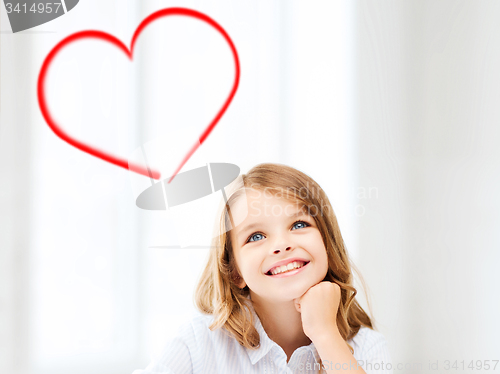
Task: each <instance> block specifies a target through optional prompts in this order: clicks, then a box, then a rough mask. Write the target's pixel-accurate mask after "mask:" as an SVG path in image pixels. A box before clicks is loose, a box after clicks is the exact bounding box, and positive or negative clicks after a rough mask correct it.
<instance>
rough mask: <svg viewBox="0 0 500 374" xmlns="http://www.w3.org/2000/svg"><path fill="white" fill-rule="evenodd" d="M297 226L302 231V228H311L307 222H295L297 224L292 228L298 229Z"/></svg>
mask: <svg viewBox="0 0 500 374" xmlns="http://www.w3.org/2000/svg"><path fill="white" fill-rule="evenodd" d="M297 225H299V227H298V228H299V229H302V228H304V227H308V226H310V225H309V224H308V223H307V222H304V221H297V222H295V223H294V224H293V226H292V227H297Z"/></svg>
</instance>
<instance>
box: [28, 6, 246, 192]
mask: <svg viewBox="0 0 500 374" xmlns="http://www.w3.org/2000/svg"><path fill="white" fill-rule="evenodd" d="M167 16H186V17H192V18H196V19H199V20H201V21H204V22H206V23H208V24H209V25H210V26H212V27H213V28H214V29H216V30H217V31H218V32H219V33H220V34H221V35H222V36H223V37H224V39H225V40H226V42H227V44H229V47H230V48H231V52H232V53H233V58H234V65H235V76H234V83H233V87H232V89H231V92H230V93H229V95H228V97H227V99H226V101H225V102H224V104H223V105H222V107H221V108H220V109H219V111H218V112H217V114H216V116H215V117H214V119H213V120H212V121H211V122H210V124H209V125H208V126H207V127H206V129H205V130H204V131H203V133H202V134H201V135H200V137H199V140H197V141H196V142H195V144H194V145H193V146H192V147H191V149H190V150H189V151H188V152H187V154H186V156H185V157H184V159H183V160H182V162H181V163H180V165H179V166H178V167H177V169H176V170H175V172H174V174H173V175H172V176H171V178H170V180H169V181H168V182H169V183H170V182H171V181H172V179H173V178H174V177H175V176H176V175H177V173H178V172H179V171H180V170H181V169H182V167H183V166H184V164H185V163H186V162H187V161H188V160H189V158H190V157H191V156H192V154H193V153H194V152H195V151H196V150H197V149H198V147H199V146H200V145H201V144H202V143H203V142H204V141H205V140H206V139H207V137H208V135H210V132H211V131H212V130H213V129H214V127H215V126H216V125H217V123H218V122H219V120H220V119H221V117H222V116H223V114H224V112H225V111H226V110H227V108H228V107H229V104H230V103H231V101H232V100H233V97H234V95H235V93H236V90H237V89H238V84H239V81H240V62H239V58H238V53H237V52H236V48H235V46H234V44H233V41H232V40H231V38H230V37H229V35H228V34H227V32H226V31H225V30H224V29H223V28H222V26H220V25H219V24H218V23H217V22H215V21H214V20H213V19H212V18H210V17H208V16H207V15H205V14H203V13H200V12H197V11H195V10H192V9H187V8H166V9H161V10H159V11H157V12H154V13H152V14H151V15H149V16H148V17H147V18H145V19H144V20H143V21H142V22H141V23H140V25H139V26H138V27H137V29H136V30H135V33H134V35H133V36H132V41H131V43H130V49H128V47H127V46H126V45H125V44H123V43H122V42H121V41H120V40H119V39H117V38H115V37H114V36H113V35H111V34H108V33H106V32H103V31H98V30H85V31H80V32H76V33H74V34H71V35H69V36H67V37H66V38H64V39H63V40H61V41H60V42H59V43H58V44H57V45H56V46H55V47H54V48H52V50H51V51H50V52H49V54H48V55H47V57H46V58H45V60H44V62H43V64H42V67H41V69H40V73H39V75H38V86H37V93H38V104H39V106H40V110H41V111H42V115H43V117H44V118H45V121H46V122H47V124H48V125H49V127H50V128H51V129H52V131H54V133H55V134H56V135H57V136H59V137H60V138H61V139H62V140H64V141H65V142H67V143H69V144H71V145H72V146H73V147H76V148H78V149H80V150H82V151H83V152H86V153H88V154H90V155H92V156H95V157H98V158H100V159H102V160H104V161H107V162H110V163H112V164H114V165H117V166H120V167H122V168H125V169H129V170H131V171H134V172H136V173H139V174H142V175H145V176H148V177H150V178H154V179H160V173H159V172H158V171H154V170H150V169H148V168H147V167H145V166H142V165H139V164H129V162H128V161H127V160H126V159H123V158H120V157H117V156H114V155H112V154H111V153H109V152H106V151H104V150H100V149H97V148H96V147H93V146H91V145H88V144H85V143H83V142H81V141H79V140H78V139H75V138H73V137H71V136H70V135H68V134H67V133H66V132H64V130H63V129H62V128H61V126H60V125H59V124H57V123H56V122H55V121H54V119H53V118H52V115H51V114H50V112H49V110H48V108H47V101H46V98H45V77H46V75H47V71H48V69H49V67H50V64H51V63H52V60H53V59H54V57H56V55H57V54H58V53H59V52H60V51H61V50H62V49H63V48H64V47H65V46H67V45H69V44H71V43H73V42H75V41H77V40H80V39H86V38H90V39H92V38H94V39H101V40H104V41H106V42H108V43H111V44H112V45H114V46H115V47H118V49H120V50H122V51H123V52H124V53H125V54H126V55H127V56H128V58H129V59H130V60H132V56H133V53H134V45H135V43H136V41H137V38H138V37H139V35H140V33H141V32H142V31H143V30H144V29H145V28H146V26H147V25H149V24H150V23H151V22H153V21H155V20H157V19H159V18H162V17H167Z"/></svg>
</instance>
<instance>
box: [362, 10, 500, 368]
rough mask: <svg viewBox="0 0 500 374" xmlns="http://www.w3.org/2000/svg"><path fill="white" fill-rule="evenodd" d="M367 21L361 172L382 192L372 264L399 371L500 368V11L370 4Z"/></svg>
mask: <svg viewBox="0 0 500 374" xmlns="http://www.w3.org/2000/svg"><path fill="white" fill-rule="evenodd" d="M355 14H356V57H355V58H356V71H357V83H356V92H357V95H356V101H357V102H356V109H357V110H356V115H357V120H356V122H357V129H358V158H359V164H358V173H359V175H360V185H361V186H373V187H375V188H376V189H377V191H378V196H376V195H375V194H373V196H372V197H371V198H366V199H364V200H363V204H364V205H365V206H366V210H367V213H366V215H365V216H364V217H361V218H360V219H359V225H360V234H361V235H360V262H361V267H362V272H363V273H364V275H365V277H366V280H367V282H368V284H369V287H370V288H371V290H372V291H373V295H374V306H375V313H376V317H378V318H377V321H378V322H379V325H378V326H379V327H380V329H381V331H383V332H384V333H385V334H386V336H387V338H388V339H389V344H390V347H391V352H392V354H393V358H394V361H395V362H397V361H399V362H404V363H406V362H414V361H417V362H423V363H424V364H425V365H427V364H428V361H429V360H432V361H433V362H435V360H439V363H440V366H439V367H440V369H441V370H443V367H444V366H443V365H444V364H445V363H444V360H451V361H454V360H458V361H461V360H469V361H470V360H472V359H474V360H481V359H483V360H487V359H490V360H492V359H496V358H495V357H496V356H495V354H498V338H497V336H496V335H497V333H498V331H500V330H499V328H500V322H499V321H498V315H499V312H500V300H499V298H498V296H497V295H498V291H497V287H498V284H500V276H499V272H498V270H497V269H496V267H497V266H498V264H499V263H500V261H499V260H500V254H499V252H498V246H499V241H500V237H499V235H498V229H497V226H498V219H499V213H498V212H499V210H498V208H499V206H500V199H499V198H498V193H497V191H498V190H500V179H499V170H500V151H499V148H498V142H499V140H500V128H499V127H498V123H500V112H499V110H498V109H497V108H498V99H499V98H500V71H498V66H500V39H499V24H498V17H499V16H500V7H499V4H498V2H494V1H484V2H480V3H478V2H472V1H437V2H436V1H412V2H399V1H378V2H371V1H358V2H357V3H356V12H355ZM469 361H467V362H469ZM425 370H428V369H427V366H424V370H418V369H414V370H405V372H407V373H417V372H426V371H425ZM459 372H471V371H470V369H467V368H466V369H465V370H459Z"/></svg>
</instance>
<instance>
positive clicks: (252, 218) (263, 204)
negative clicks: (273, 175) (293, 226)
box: [230, 189, 307, 232]
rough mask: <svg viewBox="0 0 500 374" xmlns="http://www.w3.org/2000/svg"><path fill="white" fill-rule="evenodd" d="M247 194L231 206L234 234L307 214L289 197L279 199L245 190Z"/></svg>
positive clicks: (298, 202)
mask: <svg viewBox="0 0 500 374" xmlns="http://www.w3.org/2000/svg"><path fill="white" fill-rule="evenodd" d="M246 192H247V193H246V194H244V195H242V196H244V198H242V197H239V198H237V200H235V201H233V204H231V206H230V209H231V214H232V216H233V218H234V222H235V228H236V232H242V231H244V230H245V229H247V228H249V227H250V228H252V227H254V226H256V225H257V224H259V223H263V224H265V223H266V222H271V221H273V220H275V219H283V218H285V219H286V218H288V217H296V216H303V215H306V214H307V209H306V208H305V206H304V204H303V203H302V202H301V201H299V200H297V199H293V198H291V197H288V198H284V197H282V196H281V197H280V195H279V194H276V193H271V191H262V190H255V189H247V191H246Z"/></svg>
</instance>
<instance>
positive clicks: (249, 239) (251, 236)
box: [248, 232, 264, 242]
mask: <svg viewBox="0 0 500 374" xmlns="http://www.w3.org/2000/svg"><path fill="white" fill-rule="evenodd" d="M256 236H257V237H258V236H261V237H264V235H262V234H261V233H258V232H256V233H255V234H252V235H250V237H249V238H248V241H249V242H256V241H259V240H260V239H257V240H252V238H254V237H256Z"/></svg>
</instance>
